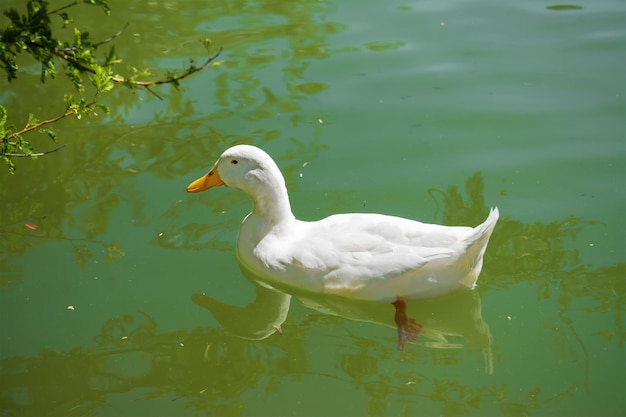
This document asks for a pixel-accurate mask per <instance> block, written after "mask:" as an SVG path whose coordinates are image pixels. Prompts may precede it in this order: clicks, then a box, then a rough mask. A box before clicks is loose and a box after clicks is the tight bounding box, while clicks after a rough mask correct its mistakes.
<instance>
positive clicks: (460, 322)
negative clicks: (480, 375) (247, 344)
mask: <svg viewBox="0 0 626 417" xmlns="http://www.w3.org/2000/svg"><path fill="white" fill-rule="evenodd" d="M241 271H242V273H243V274H244V276H245V277H246V278H247V279H248V280H249V281H250V282H251V283H252V284H253V285H254V286H255V289H256V298H255V299H254V300H253V301H252V302H250V303H249V304H247V305H246V306H244V307H239V306H233V305H229V304H226V303H224V302H222V301H219V300H217V299H215V298H213V297H210V296H208V295H206V294H194V295H193V296H192V300H193V302H194V303H195V304H197V305H198V306H200V307H202V308H204V309H206V310H208V311H209V312H210V313H211V314H212V315H213V316H214V317H215V319H216V320H217V321H218V322H219V323H220V325H221V326H222V327H223V328H224V329H225V330H226V331H228V332H229V333H231V334H234V335H236V336H238V337H241V338H245V339H252V340H262V339H265V338H268V337H270V336H271V335H272V334H275V333H280V334H282V332H283V329H282V325H283V323H284V321H285V320H286V319H287V315H288V312H289V307H290V303H291V298H292V297H293V298H296V300H297V301H298V302H300V303H301V304H302V305H304V306H305V307H307V308H310V309H313V310H315V311H318V312H320V313H323V314H328V315H333V316H338V317H342V318H345V319H348V320H353V321H360V322H370V323H376V324H379V325H384V326H388V327H391V328H395V327H396V323H395V320H394V318H393V317H392V316H391V315H390V314H389V305H388V304H385V303H380V302H375V301H363V300H352V299H346V298H344V297H340V296H336V295H330V296H329V295H326V294H315V293H307V292H304V291H294V290H293V289H285V288H277V287H276V286H273V285H270V284H268V283H267V282H265V281H263V280H262V278H261V277H259V276H258V275H255V274H254V273H253V272H251V271H250V270H248V269H247V268H245V267H244V266H243V265H241ZM287 291H289V292H287ZM406 308H408V309H409V310H410V313H411V316H413V317H415V319H413V318H409V319H410V320H412V321H413V322H414V323H415V324H416V325H417V326H419V330H420V332H419V333H420V337H419V341H420V344H422V345H423V346H426V347H429V348H435V349H461V348H468V349H476V350H480V351H482V354H483V358H484V361H485V370H486V372H487V373H488V374H491V373H493V358H492V351H491V343H492V335H491V332H490V331H489V327H488V326H487V323H485V321H484V320H483V318H482V313H481V303H480V294H479V293H478V292H477V291H465V292H460V293H457V294H452V295H450V296H446V297H440V298H437V299H430V300H419V301H413V302H409V303H405V312H406ZM418 322H419V324H418ZM288 334H289V331H288V329H285V336H288ZM405 343H406V341H404V342H402V341H400V342H399V343H398V348H400V349H401V348H403V347H404V344H405Z"/></svg>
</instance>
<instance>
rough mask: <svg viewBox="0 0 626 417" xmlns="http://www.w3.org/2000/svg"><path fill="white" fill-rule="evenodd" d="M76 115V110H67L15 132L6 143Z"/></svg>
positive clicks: (88, 105) (93, 102)
mask: <svg viewBox="0 0 626 417" xmlns="http://www.w3.org/2000/svg"><path fill="white" fill-rule="evenodd" d="M94 104H96V101H95V100H93V101H92V102H90V103H87V104H86V105H85V108H88V107H92V106H93V105H94ZM75 113H76V112H75V111H74V110H72V109H68V110H66V111H65V113H62V114H60V115H58V116H56V117H53V118H52V119H48V120H43V121H41V122H39V123H35V124H34V125H32V126H27V127H25V128H24V129H22V130H20V131H18V132H13V133H11V134H10V135H9V136H7V137H5V138H4V140H5V141H9V140H11V139H13V138H14V137H16V136H21V135H23V134H24V133H28V132H30V131H32V130H36V129H39V128H40V127H42V126H45V125H47V124H50V123H55V122H58V121H59V120H61V119H64V118H66V117H67V116H71V115H72V114H75ZM3 155H7V156H11V155H9V154H3Z"/></svg>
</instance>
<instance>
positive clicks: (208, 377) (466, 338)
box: [0, 174, 626, 415]
mask: <svg viewBox="0 0 626 417" xmlns="http://www.w3.org/2000/svg"><path fill="white" fill-rule="evenodd" d="M467 189H468V195H469V196H470V201H469V203H467V204H466V203H464V200H463V199H462V198H461V196H460V193H459V191H458V189H457V188H456V187H450V188H449V189H448V190H447V191H446V192H438V193H436V194H438V195H439V196H441V197H442V200H441V206H442V208H443V219H444V220H445V221H450V222H459V223H465V224H473V223H476V221H477V219H482V218H483V217H484V213H485V212H486V210H487V209H486V207H484V206H481V204H482V180H481V177H480V175H478V174H476V175H474V176H473V177H471V178H470V179H469V180H468V182H467ZM590 224H592V222H589V221H585V220H582V219H579V218H574V217H568V218H566V219H565V220H562V221H559V222H554V223H550V224H533V225H529V224H523V223H521V222H518V221H514V220H511V219H508V218H506V217H504V218H502V219H501V220H500V223H499V224H498V226H497V228H496V230H495V232H494V234H493V236H492V241H491V242H490V245H489V249H488V251H487V255H486V258H485V267H484V269H483V274H482V275H481V277H480V279H479V283H480V292H479V291H477V290H474V291H469V292H464V293H459V294H455V295H452V296H449V297H444V298H442V299H438V300H429V301H425V302H424V301H422V302H415V303H411V304H409V310H410V312H411V315H413V316H414V317H415V318H416V319H417V320H418V321H419V322H421V323H422V324H423V325H424V331H423V333H422V334H421V335H420V338H419V339H418V341H417V343H416V344H414V345H410V346H408V349H407V350H406V351H405V352H397V351H396V349H395V344H394V343H393V342H392V341H393V340H394V336H395V334H394V331H393V329H392V327H393V315H392V314H391V312H392V311H391V310H390V306H389V305H388V304H379V303H371V302H353V301H348V300H345V299H341V298H339V297H320V296H315V295H311V294H303V293H298V292H292V293H291V294H287V293H284V292H281V291H276V290H274V289H269V288H266V287H265V286H263V285H260V284H259V283H258V282H257V281H256V277H254V276H250V275H249V274H247V273H246V272H245V271H244V273H245V275H247V278H248V279H250V282H251V285H254V286H255V289H256V298H255V299H254V300H253V301H252V302H250V303H249V304H248V305H246V306H244V307H237V306H231V305H228V304H225V303H223V302H221V301H219V299H217V298H214V297H212V296H209V295H199V294H196V295H194V296H193V297H192V299H193V301H194V302H195V303H196V304H197V305H200V306H201V307H203V308H205V309H207V310H208V311H210V312H211V314H212V315H214V316H215V317H216V318H217V320H218V321H219V322H220V324H221V325H222V326H223V328H224V329H219V328H196V329H194V330H191V331H187V330H177V331H172V332H160V331H159V329H158V323H156V322H155V321H154V320H153V319H152V318H151V317H150V315H149V314H147V313H145V312H139V313H137V314H126V315H123V316H121V317H117V318H112V319H110V320H108V321H106V322H105V323H104V324H103V325H102V328H101V329H100V332H99V334H97V335H96V336H95V337H94V341H95V343H96V347H94V348H90V349H87V348H83V347H77V348H75V349H72V350H69V351H54V350H44V351H42V352H41V353H40V354H39V355H37V356H35V357H25V356H14V357H6V358H3V359H2V370H1V371H0V387H1V390H0V400H1V401H0V403H1V404H2V410H1V411H2V413H4V414H6V415H85V414H97V413H98V412H101V411H102V410H104V409H107V408H108V407H111V402H110V399H109V395H110V394H114V393H118V394H119V393H126V392H130V391H133V390H136V389H143V390H145V394H144V395H143V396H142V397H140V398H139V400H142V399H154V398H166V399H169V400H171V401H181V402H184V404H185V407H186V408H187V409H191V410H194V411H195V412H199V413H206V412H207V410H211V412H212V413H214V414H218V415H239V414H241V410H242V408H245V404H243V403H241V399H240V396H241V395H242V394H243V393H245V392H247V391H249V390H258V389H259V387H262V388H261V389H262V391H265V393H266V395H270V393H275V392H278V391H280V390H281V386H282V385H284V384H286V383H288V382H289V380H290V378H296V379H300V378H302V377H304V376H316V377H319V378H322V379H326V380H329V381H330V380H338V381H343V382H348V383H351V384H354V385H355V386H357V387H360V389H362V390H363V392H364V393H365V395H366V396H367V398H368V405H367V407H368V410H369V413H370V414H371V415H383V414H385V413H386V411H387V410H388V406H389V401H390V398H392V397H401V398H402V401H403V402H405V403H406V404H408V405H407V406H410V407H419V403H420V401H423V400H425V399H427V400H429V401H431V402H434V403H439V404H441V405H442V407H444V409H445V410H446V411H447V412H450V413H452V414H464V413H466V412H467V411H468V410H469V409H475V408H476V407H478V406H480V404H481V403H484V402H493V403H497V404H500V405H499V407H500V410H501V411H502V412H503V413H506V414H516V415H523V414H530V413H531V411H532V410H533V409H538V408H540V407H543V406H545V405H546V404H547V403H549V402H551V401H554V400H555V398H558V397H568V396H570V395H573V394H574V393H575V392H576V391H577V390H578V389H579V388H581V387H584V386H585V385H586V384H587V381H586V380H587V379H588V372H589V369H588V352H587V348H586V347H585V344H584V343H583V341H582V339H581V338H580V337H579V336H578V335H577V333H576V328H575V323H574V322H573V320H571V319H570V318H569V317H568V308H569V306H570V303H571V302H572V300H573V299H575V298H580V297H585V298H588V299H590V301H592V307H590V308H588V309H587V310H586V311H587V313H588V314H594V313H598V312H611V314H613V317H614V325H615V328H614V329H613V330H606V329H605V330H602V331H601V332H599V333H597V336H599V337H604V338H606V339H608V340H610V341H616V342H617V344H618V345H619V346H623V343H624V331H623V325H622V318H621V312H622V311H623V306H624V297H625V295H624V294H625V293H626V292H625V291H624V283H623V280H620V278H619V277H623V275H624V272H626V268H625V265H624V264H618V265H613V266H609V267H605V268H598V269H595V270H589V269H588V268H587V267H585V266H578V265H579V264H578V257H577V252H576V249H567V248H566V246H567V245H566V240H567V239H569V238H572V237H574V236H575V235H576V234H577V233H578V232H580V231H581V230H582V229H584V228H585V227H586V226H589V225H590ZM178 247H180V248H183V249H185V245H182V246H178ZM191 248H192V249H197V248H196V247H194V246H193V245H192V246H191ZM492 271H498V272H497V273H494V272H492ZM522 282H523V283H526V284H532V285H533V286H534V287H535V288H536V291H537V301H538V302H542V301H545V300H547V299H554V298H556V299H557V302H558V306H559V309H560V312H559V314H560V316H561V319H562V321H563V323H564V325H565V326H566V327H567V328H568V329H569V331H570V332H571V334H572V335H573V339H574V340H575V341H574V342H569V345H568V346H562V347H561V349H571V348H572V343H574V345H576V344H577V345H578V348H579V350H580V351H582V352H584V358H583V359H582V361H580V358H579V357H577V358H574V359H572V361H573V363H579V362H582V363H583V364H582V365H576V366H582V368H584V369H583V371H582V372H581V374H583V375H582V376H581V377H580V380H579V381H573V382H572V383H571V384H570V385H569V386H568V387H567V388H566V389H565V390H564V391H562V392H561V393H558V394H557V395H556V396H550V397H547V396H541V395H540V392H541V385H542V382H541V381H537V386H536V387H533V388H529V389H528V392H527V397H526V398H524V399H523V400H519V399H516V398H517V397H516V393H513V392H511V390H510V389H509V387H508V386H507V385H506V384H505V385H494V384H485V385H476V384H466V383H463V382H461V381H447V382H446V381H444V380H433V379H431V378H430V377H428V376H426V375H423V374H421V373H420V372H419V369H420V368H419V367H414V368H415V369H413V370H407V371H406V372H405V373H404V374H402V375H400V376H398V378H396V379H393V378H389V377H386V378H385V377H383V376H381V373H380V369H381V367H383V366H387V365H386V364H387V362H388V361H389V360H394V361H397V360H398V355H402V356H401V360H402V361H403V362H408V363H414V364H421V365H424V364H425V363H427V362H430V363H435V364H436V365H437V366H458V365H459V364H460V363H463V361H465V360H467V359H466V358H467V356H459V355H458V353H455V352H468V351H469V352H471V351H473V350H476V351H480V352H482V355H483V357H484V364H485V370H486V373H487V374H491V373H492V372H495V373H497V365H496V366H495V370H494V365H493V363H494V360H493V358H492V349H491V346H492V339H493V337H492V334H491V332H490V330H489V328H488V326H487V323H485V321H484V320H483V318H482V315H481V295H484V294H486V293H488V292H489V291H493V290H495V289H498V288H502V287H507V286H512V285H516V284H519V283H522ZM292 297H293V298H295V299H297V300H298V302H299V303H300V304H301V305H302V306H304V307H306V309H307V310H309V309H310V311H311V312H312V313H311V314H307V315H306V316H305V317H304V318H303V319H298V318H296V319H294V320H291V321H290V320H288V319H287V316H288V312H289V308H290V306H291V298H292ZM346 319H347V320H350V321H358V322H368V323H375V324H377V325H380V326H381V327H383V328H385V329H387V330H385V332H388V333H389V336H388V337H387V336H383V337H382V338H380V339H377V338H371V337H363V336H359V335H357V334H354V333H353V331H352V330H349V326H346V325H345V323H347V321H346ZM286 320H287V325H284V323H285V321H286ZM281 326H283V330H284V334H282V335H279V334H276V331H277V329H278V328H280V327H281ZM324 326H334V327H336V328H342V329H344V331H343V336H342V337H341V339H342V340H339V339H337V344H338V346H342V347H343V348H342V349H339V350H338V352H337V350H336V346H335V347H334V349H335V350H336V351H335V353H334V354H333V355H332V356H337V357H338V358H337V359H336V360H337V364H336V366H337V368H338V369H340V370H341V372H339V373H337V372H328V371H318V370H316V369H317V367H313V366H312V364H311V362H312V360H313V359H312V357H311V355H312V353H311V351H310V349H309V347H308V346H309V344H310V343H311V342H307V341H306V339H307V338H308V337H314V336H312V335H311V333H312V332H314V329H316V328H320V327H324ZM386 334H387V333H385V335H386ZM495 339H496V340H497V335H496V336H495ZM350 346H351V347H350ZM428 352H431V353H432V354H429V353H428ZM394 358H395V359H394ZM325 372H326V373H325ZM59 381H63V383H62V384H59ZM401 381H404V382H401ZM459 397H462V400H459Z"/></svg>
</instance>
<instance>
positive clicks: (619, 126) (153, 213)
mask: <svg viewBox="0 0 626 417" xmlns="http://www.w3.org/2000/svg"><path fill="white" fill-rule="evenodd" d="M11 4H21V2H18V1H13V2H11V1H9V2H6V1H5V2H3V5H2V6H1V8H5V7H8V5H11ZM566 6H572V7H566ZM573 6H576V7H573ZM111 7H112V9H113V15H112V16H111V17H109V18H105V17H104V15H103V14H102V13H101V12H100V11H94V9H93V8H88V7H83V8H81V9H80V10H77V11H75V12H74V17H75V20H76V22H77V23H79V24H82V25H85V27H87V28H90V29H91V32H92V36H93V37H94V38H96V39H98V38H100V39H103V38H106V37H108V36H110V35H111V34H112V33H115V32H116V31H117V30H119V28H121V27H123V26H124V25H125V24H126V23H130V25H129V27H128V29H127V30H126V31H125V33H124V34H123V36H121V37H120V38H118V39H117V40H116V45H117V51H118V52H119V53H120V54H121V55H122V57H123V58H124V59H125V61H126V62H127V63H128V65H133V66H136V67H140V68H141V67H150V68H157V69H158V68H162V69H163V70H165V69H177V68H182V67H183V66H184V65H185V63H186V62H187V58H188V57H189V56H192V57H194V58H196V59H197V60H198V61H201V60H202V59H203V58H204V57H203V50H202V46H201V45H200V44H198V43H197V42H195V41H196V40H197V39H200V38H204V37H210V38H211V39H212V40H213V42H214V44H215V45H216V47H222V48H223V49H224V50H223V52H222V54H221V55H220V57H219V59H218V60H219V62H220V65H219V66H215V67H210V68H208V69H206V70H205V71H203V72H201V73H199V74H196V75H194V76H193V77H191V78H189V79H187V80H185V81H184V82H183V83H182V89H181V91H175V90H171V89H167V88H166V89H164V90H160V94H161V95H162V96H163V97H164V100H158V99H157V98H155V97H154V96H152V95H150V94H147V93H145V92H142V91H137V92H135V93H132V92H128V91H125V90H122V91H120V92H119V93H115V94H114V95H112V96H110V97H108V98H106V99H105V101H106V103H107V104H108V105H110V106H111V107H112V109H113V113H112V114H111V115H110V116H109V117H99V118H95V119H90V120H88V121H86V122H85V121H83V122H79V121H75V120H64V121H63V122H61V123H60V124H59V125H58V126H57V127H55V129H56V131H57V135H58V141H59V143H62V144H66V145H67V146H66V147H65V148H63V149H62V150H60V151H58V152H56V153H53V154H50V155H47V156H45V157H43V158H39V159H37V160H24V159H20V160H18V161H17V164H18V171H17V174H16V175H15V176H10V175H9V174H8V173H7V172H6V170H4V172H1V171H0V202H1V203H0V309H1V310H0V317H1V319H0V354H1V360H2V361H1V362H0V363H1V368H0V386H1V388H2V389H1V390H0V414H1V415H8V416H14V415H15V416H21V415H33V416H42V415H55V416H60V415H73V416H74V415H75V416H78V415H99V416H107V415H111V416H114V415H115V416H119V415H123V416H126V415H127V416H140V415H143V416H153V415H163V416H170V415H171V416H174V415H220V416H229V415H235V416H255V415H267V416H276V415H311V416H313V415H338V416H339V415H342V416H343V415H354V416H357V415H372V416H377V415H380V416H383V415H385V416H387V415H406V416H409V415H415V416H419V415H426V416H430V415H454V416H456V415H476V416H484V415H506V416H524V415H536V416H546V415H562V416H570V415H601V416H603V415H606V416H615V415H624V414H626V400H625V399H624V395H623V387H622V385H623V384H622V382H621V381H622V380H623V376H624V375H625V373H626V360H625V359H626V358H625V355H624V343H625V341H626V331H625V330H624V323H623V321H624V311H625V301H626V281H625V280H626V263H625V254H626V253H625V252H626V235H625V232H624V230H625V226H626V224H625V222H624V220H623V217H624V214H623V213H624V212H626V202H625V199H626V189H625V188H626V187H625V184H626V181H625V174H626V166H625V156H626V117H625V115H626V75H625V74H626V48H625V47H626V5H625V4H624V3H623V2H622V1H617V0H605V1H602V2H591V1H586V2H579V3H573V4H560V3H550V2H540V1H524V2H496V1H489V0H479V1H475V2H471V3H468V2H460V1H456V2H447V3H443V2H432V1H422V2H401V1H387V2H382V1H359V2H356V1H343V2H340V1H316V2H307V1H291V2H282V1H273V2H272V1H257V2H254V1H237V2H234V1H231V2H224V1H220V2H217V1H208V2H207V1H203V2H200V1H183V0H180V1H170V2H148V1H134V2H122V1H111ZM4 22H5V21H3V25H4V24H5V23H4ZM23 64H24V65H26V67H25V70H26V72H25V73H23V74H21V75H20V77H19V79H18V81H17V82H13V83H11V84H8V83H7V82H6V80H5V79H2V80H0V102H1V103H2V105H4V106H5V107H7V109H8V110H9V112H10V114H12V115H14V116H15V117H18V116H19V117H18V118H17V119H14V120H13V121H14V123H15V124H16V125H18V126H19V125H23V124H24V123H25V122H26V118H27V114H28V112H33V113H35V114H36V115H37V116H38V117H39V118H40V119H45V118H47V117H52V116H54V115H56V114H57V113H58V112H59V111H61V110H62V107H59V103H60V102H61V97H62V95H63V93H65V92H66V91H67V90H68V88H69V87H68V85H67V84H65V83H64V82H62V81H60V80H59V81H55V82H50V83H47V84H45V85H41V84H39V81H38V68H36V67H35V66H28V65H27V64H28V62H27V61H24V62H23ZM31 140H32V141H33V142H35V143H36V144H37V147H38V149H40V150H46V149H51V148H53V147H55V146H57V145H55V144H54V143H51V142H47V141H46V139H41V138H36V137H31ZM237 143H252V144H255V145H257V146H260V147H262V148H264V149H265V150H267V151H268V152H269V153H270V154H271V155H273V156H274V158H275V159H276V160H277V162H278V164H279V166H280V167H281V169H282V170H283V172H284V174H285V177H286V181H287V185H288V188H289V191H290V195H291V201H292V206H293V209H294V212H295V214H296V215H297V216H298V217H299V218H302V219H317V218H321V217H324V216H327V215H329V214H332V213H339V212H378V213H386V214H393V215H399V216H403V217H408V218H414V219H420V220H422V221H434V222H438V223H444V224H463V225H472V226H473V225H476V224H478V223H479V222H481V221H482V220H483V219H484V217H485V216H486V214H487V212H488V207H490V206H498V207H499V209H500V213H501V218H500V221H499V223H498V225H497V227H496V229H495V231H494V234H493V236H492V239H491V242H490V244H489V248H488V250H487V255H486V257H485V265H484V268H483V273H482V275H481V277H480V278H479V286H478V288H477V289H476V290H475V291H471V292H468V293H464V294H457V295H454V296H451V297H445V298H442V299H438V300H429V301H426V302H421V303H411V304H410V305H409V314H410V315H412V316H413V317H415V318H416V320H417V321H418V322H420V323H422V324H423V325H424V327H425V329H424V332H423V334H422V335H421V336H420V338H419V339H418V340H417V341H416V343H414V344H410V345H407V347H406V348H405V350H404V351H402V352H398V351H397V350H396V342H397V341H396V331H395V329H394V328H393V327H392V324H393V321H392V320H393V307H392V306H391V305H385V304H375V303H373V304H372V303H355V302H352V301H347V300H341V299H335V298H332V297H331V298H327V297H315V296H310V295H306V294H298V293H295V294H291V295H288V294H283V293H273V292H269V291H268V290H267V289H264V288H262V287H256V286H255V284H253V283H252V282H251V281H249V280H248V279H247V278H246V276H244V274H243V273H242V271H241V270H240V268H239V265H238V263H237V260H236V257H235V252H234V249H235V241H236V237H237V230H238V224H239V222H240V221H241V219H243V217H244V216H245V215H246V214H247V213H248V211H249V210H250V208H251V203H250V201H249V200H248V199H247V197H245V196H244V195H243V194H241V193H238V192H236V191H234V190H228V189H223V188H222V189H215V190H211V191H209V192H206V193H202V194H198V195H190V194H186V193H185V187H186V186H187V185H188V183H189V182H191V181H192V180H194V179H196V178H197V177H199V176H200V175H202V174H204V173H205V172H206V171H207V170H208V169H209V168H210V167H211V166H212V164H213V162H214V160H215V158H216V157H217V156H219V154H220V153H221V152H222V151H223V150H224V149H226V148H227V147H229V146H231V145H233V144H237ZM26 223H32V224H36V225H37V226H38V229H37V230H30V229H28V228H27V227H25V226H24V225H25V224H26ZM193 294H204V295H196V296H194V298H193V300H192V295H193ZM291 296H293V297H291ZM203 307H204V308H203ZM287 308H288V311H287ZM207 309H209V310H210V311H207ZM277 323H282V324H281V327H282V330H283V334H282V335H279V334H277V333H275V332H274V330H273V327H272V326H273V325H274V324H277Z"/></svg>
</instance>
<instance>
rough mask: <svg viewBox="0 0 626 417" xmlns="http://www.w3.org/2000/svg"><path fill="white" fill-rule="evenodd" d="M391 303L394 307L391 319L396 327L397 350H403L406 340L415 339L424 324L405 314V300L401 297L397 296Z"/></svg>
mask: <svg viewBox="0 0 626 417" xmlns="http://www.w3.org/2000/svg"><path fill="white" fill-rule="evenodd" d="M391 304H393V306H394V307H395V308H396V314H395V316H394V317H393V320H394V321H395V322H396V326H397V327H398V350H404V345H406V342H414V341H415V340H417V336H419V334H420V332H421V331H422V330H423V329H424V326H422V325H421V324H419V323H418V322H417V321H415V319H414V318H411V317H409V316H408V315H407V314H406V302H405V301H404V300H403V299H401V298H398V299H397V300H396V301H394V302H393V303H391Z"/></svg>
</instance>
